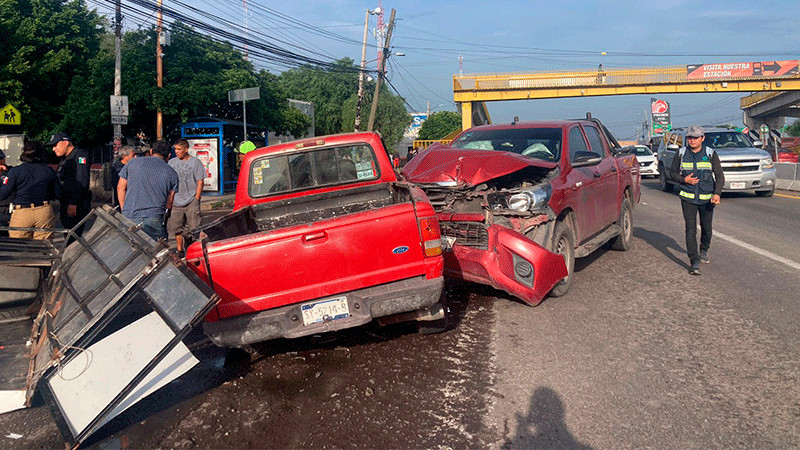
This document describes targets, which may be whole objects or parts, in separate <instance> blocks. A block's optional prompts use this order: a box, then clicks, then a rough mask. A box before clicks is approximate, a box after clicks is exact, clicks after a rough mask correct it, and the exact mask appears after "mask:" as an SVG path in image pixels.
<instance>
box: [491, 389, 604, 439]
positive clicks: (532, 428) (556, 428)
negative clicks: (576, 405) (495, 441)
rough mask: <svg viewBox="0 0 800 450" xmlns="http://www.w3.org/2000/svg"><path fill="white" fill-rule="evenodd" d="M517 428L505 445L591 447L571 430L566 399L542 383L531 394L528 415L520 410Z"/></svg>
mask: <svg viewBox="0 0 800 450" xmlns="http://www.w3.org/2000/svg"><path fill="white" fill-rule="evenodd" d="M516 416H517V417H516V419H517V432H516V435H515V436H513V437H509V438H508V439H506V441H505V442H504V443H503V445H502V448H504V449H514V448H573V449H586V450H588V449H591V448H592V447H590V446H589V445H586V444H583V443H581V442H580V441H578V440H577V439H575V437H574V436H573V435H572V433H570V432H569V428H568V427H567V424H566V423H564V403H563V402H562V401H561V398H560V397H559V396H558V393H556V392H555V391H554V390H552V389H550V388H546V387H539V388H537V389H536V391H534V393H533V396H531V402H530V407H529V408H528V412H527V414H526V415H524V416H523V415H521V414H517V415H516Z"/></svg>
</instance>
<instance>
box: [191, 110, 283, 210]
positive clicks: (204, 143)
mask: <svg viewBox="0 0 800 450" xmlns="http://www.w3.org/2000/svg"><path fill="white" fill-rule="evenodd" d="M243 128H244V123H243V122H242V121H237V120H229V119H217V118H214V117H197V118H194V119H189V120H188V121H187V122H185V123H183V124H181V126H180V129H181V138H183V139H186V140H187V141H188V142H189V154H190V155H192V156H195V157H197V159H199V160H200V161H201V162H202V163H203V167H205V170H206V179H205V180H204V182H203V192H207V193H209V194H212V195H214V194H217V195H221V194H225V193H228V192H233V191H235V190H236V182H237V178H238V174H239V173H238V172H239V170H238V167H237V158H236V152H235V148H236V147H237V145H238V144H239V142H241V141H243V140H245V139H244V130H243ZM266 132H267V129H266V128H264V127H260V126H258V125H254V124H251V123H248V124H247V137H248V139H250V140H256V141H258V140H265V138H264V137H263V136H265V133H266Z"/></svg>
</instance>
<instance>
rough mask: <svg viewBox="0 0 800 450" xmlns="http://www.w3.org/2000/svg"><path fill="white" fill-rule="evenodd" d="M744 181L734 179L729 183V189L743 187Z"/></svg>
mask: <svg viewBox="0 0 800 450" xmlns="http://www.w3.org/2000/svg"><path fill="white" fill-rule="evenodd" d="M745 186H746V183H745V182H744V181H734V182H732V183H731V189H744V188H745Z"/></svg>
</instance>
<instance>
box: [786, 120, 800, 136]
mask: <svg viewBox="0 0 800 450" xmlns="http://www.w3.org/2000/svg"><path fill="white" fill-rule="evenodd" d="M786 132H787V133H789V135H791V136H800V119H797V120H795V121H794V122H792V124H791V125H789V126H787V127H786Z"/></svg>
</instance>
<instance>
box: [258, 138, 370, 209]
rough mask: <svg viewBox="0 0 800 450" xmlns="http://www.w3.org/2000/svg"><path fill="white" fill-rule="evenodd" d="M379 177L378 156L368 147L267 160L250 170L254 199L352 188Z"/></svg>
mask: <svg viewBox="0 0 800 450" xmlns="http://www.w3.org/2000/svg"><path fill="white" fill-rule="evenodd" d="M379 177H380V170H379V168H378V164H377V162H376V161H375V152H374V151H373V149H372V147H370V146H369V145H366V144H359V145H348V146H345V147H327V148H320V149H315V150H312V151H306V152H303V153H293V154H288V155H285V154H283V155H273V156H265V157H263V158H258V159H256V160H255V161H253V164H252V165H251V166H250V183H249V186H250V196H251V197H263V196H267V195H272V194H280V193H286V192H292V191H299V190H304V189H311V188H316V187H321V186H333V185H340V184H352V183H358V182H361V181H368V180H374V179H377V178H379Z"/></svg>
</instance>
